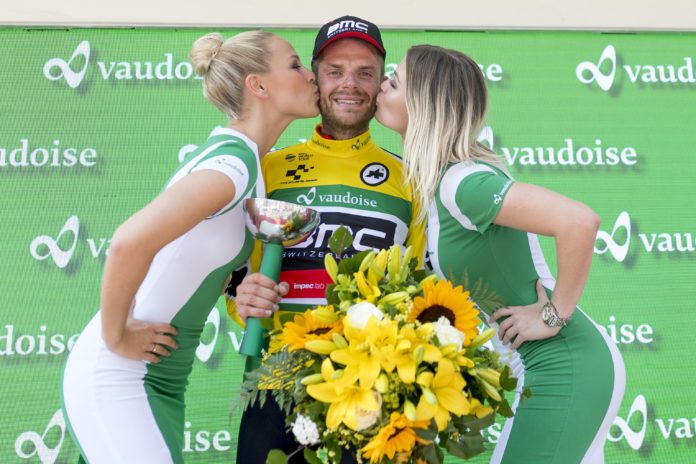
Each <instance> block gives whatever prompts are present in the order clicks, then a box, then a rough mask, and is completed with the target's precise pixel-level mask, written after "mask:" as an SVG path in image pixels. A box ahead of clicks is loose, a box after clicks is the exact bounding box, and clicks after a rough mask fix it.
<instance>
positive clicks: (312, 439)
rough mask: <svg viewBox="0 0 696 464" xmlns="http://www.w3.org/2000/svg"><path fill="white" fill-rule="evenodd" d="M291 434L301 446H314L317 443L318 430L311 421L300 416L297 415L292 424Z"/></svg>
mask: <svg viewBox="0 0 696 464" xmlns="http://www.w3.org/2000/svg"><path fill="white" fill-rule="evenodd" d="M292 433H293V434H294V435H295V438H297V442H298V443H299V444H301V445H316V444H317V443H319V429H318V428H317V424H315V423H314V422H313V421H312V419H310V418H309V417H307V416H303V415H302V414H298V415H297V419H295V423H293V424H292Z"/></svg>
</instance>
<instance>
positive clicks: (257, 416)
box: [229, 16, 425, 463]
mask: <svg viewBox="0 0 696 464" xmlns="http://www.w3.org/2000/svg"><path fill="white" fill-rule="evenodd" d="M385 56H386V51H385V49H384V45H383V44H382V38H381V34H380V31H379V29H378V28H377V26H375V25H374V24H372V23H371V22H369V21H365V20H363V19H360V18H357V17H353V16H343V17H341V18H338V19H335V20H333V21H331V22H329V23H327V24H325V25H324V26H323V27H322V28H321V29H320V30H319V33H318V35H317V37H316V40H315V44H314V52H313V54H312V70H313V71H314V72H315V74H316V76H317V83H318V85H319V92H320V101H319V107H320V111H321V116H322V119H321V124H319V125H317V126H316V128H315V129H314V133H313V134H312V136H311V137H310V138H309V140H308V141H307V142H305V143H301V144H297V145H293V146H291V147H288V148H284V149H282V150H277V151H274V152H272V153H269V154H267V155H266V156H265V157H264V158H263V160H262V166H261V168H262V172H263V177H264V180H265V183H266V191H267V195H268V197H269V198H272V199H277V200H284V201H288V202H292V203H298V204H304V205H307V206H310V207H312V208H314V209H316V210H318V211H319V212H320V214H321V223H320V225H319V226H318V227H317V229H316V230H315V231H314V233H313V234H312V236H311V237H309V238H308V239H307V240H305V241H304V242H302V243H300V244H298V245H296V246H294V247H291V248H287V249H286V250H285V253H284V257H283V264H282V267H281V274H280V282H281V283H280V284H275V283H274V282H273V281H271V280H270V279H268V278H266V277H265V276H263V275H261V274H259V273H254V274H251V275H249V276H247V277H245V278H244V280H243V281H242V283H241V284H239V285H238V286H236V295H235V301H234V303H232V304H230V305H229V306H230V308H229V309H231V310H230V314H231V316H232V317H233V318H234V319H236V320H238V321H240V322H242V321H245V320H246V318H247V317H249V316H252V317H269V316H271V315H272V314H273V312H275V311H277V310H278V309H279V308H280V310H281V311H286V310H289V311H293V310H294V311H304V310H305V309H307V308H308V307H311V306H312V305H315V304H325V303H326V299H325V290H326V285H327V284H328V283H330V278H329V276H328V274H327V273H326V271H325V270H324V255H325V254H326V253H328V252H330V251H329V247H328V239H329V237H330V236H331V233H332V232H333V231H334V230H336V229H337V228H338V227H340V226H342V225H343V226H345V227H347V228H348V229H349V230H350V231H351V233H352V235H353V238H354V241H353V245H352V246H351V247H350V248H349V249H348V250H346V253H347V254H348V255H351V254H354V253H357V252H359V251H362V250H366V249H380V248H388V247H389V246H391V245H392V244H394V243H398V244H403V245H413V246H414V252H415V253H414V256H417V257H418V258H419V260H422V256H423V252H424V245H425V238H424V230H423V228H424V226H423V225H422V224H416V223H415V218H416V217H417V214H416V211H415V208H416V207H415V205H414V204H413V202H412V196H411V191H410V189H409V188H406V187H404V185H403V182H402V167H401V160H400V158H399V157H397V156H396V155H394V154H392V153H389V152H388V151H386V150H384V149H382V148H380V147H379V146H377V145H376V144H375V142H374V140H373V139H372V136H371V134H370V129H369V125H370V121H371V120H372V117H373V116H374V113H375V110H376V104H375V103H376V97H377V94H378V93H379V86H380V83H381V82H382V80H383V78H384V59H385ZM257 260H258V257H257ZM253 267H254V260H253V259H252V268H253ZM232 286H234V285H232ZM235 306H236V308H235ZM298 447H299V445H298V444H297V443H296V442H295V440H294V438H293V436H292V434H291V433H288V432H286V428H285V424H284V415H283V413H282V412H281V411H280V409H279V408H278V406H277V405H276V404H275V402H274V401H273V400H272V398H270V397H269V399H268V401H266V403H265V405H264V407H260V406H259V405H258V404H256V405H255V406H254V407H251V408H249V409H247V410H246V411H245V412H244V416H243V417H242V422H241V425H240V432H239V447H238V451H237V453H238V454H237V462H238V463H252V462H254V463H256V462H265V461H266V456H267V454H268V452H269V451H270V450H271V449H274V448H277V449H281V450H283V451H285V452H287V453H292V452H293V451H295V450H296V449H297V448H298ZM344 455H345V456H344V459H343V460H342V462H355V458H354V457H353V456H350V455H349V453H344ZM296 459H297V460H296ZM290 462H303V458H302V453H298V454H296V455H295V456H293V458H291V460H290Z"/></svg>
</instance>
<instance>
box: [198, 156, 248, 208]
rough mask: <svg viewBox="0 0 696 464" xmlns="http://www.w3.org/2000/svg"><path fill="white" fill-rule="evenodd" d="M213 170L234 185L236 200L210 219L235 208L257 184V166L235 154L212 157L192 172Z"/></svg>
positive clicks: (199, 164)
mask: <svg viewBox="0 0 696 464" xmlns="http://www.w3.org/2000/svg"><path fill="white" fill-rule="evenodd" d="M203 170H212V171H217V172H220V173H222V174H224V175H226V176H227V177H228V178H229V179H230V180H231V181H232V183H234V198H232V200H231V201H230V202H229V203H228V204H227V205H225V206H224V207H223V208H221V209H220V210H219V211H217V212H216V213H215V214H213V215H212V216H210V217H215V216H219V215H221V214H223V213H225V212H226V211H229V210H230V209H231V208H234V207H235V206H236V205H237V204H238V203H239V201H240V200H241V199H242V198H244V197H245V196H246V195H247V193H248V192H249V190H251V188H252V187H253V186H254V184H256V175H257V173H256V171H257V170H256V166H250V163H249V162H245V161H244V160H243V159H242V158H241V157H239V156H235V155H233V154H220V155H215V156H211V157H209V158H207V159H205V160H203V161H201V162H200V163H198V164H197V165H196V166H195V167H194V168H193V169H191V171H190V172H197V171H203Z"/></svg>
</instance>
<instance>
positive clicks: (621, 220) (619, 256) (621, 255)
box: [594, 211, 631, 263]
mask: <svg viewBox="0 0 696 464" xmlns="http://www.w3.org/2000/svg"><path fill="white" fill-rule="evenodd" d="M621 229H624V230H625V231H626V241H625V242H624V243H622V244H618V243H616V240H614V237H615V236H616V233H617V232H618V231H619V230H621ZM598 242H603V243H604V246H603V247H601V246H598V245H601V243H598ZM630 243H631V217H630V216H629V215H628V213H627V212H626V211H622V212H621V214H619V217H618V218H616V222H615V223H614V228H613V229H612V231H611V234H608V233H606V232H604V231H603V230H600V231H598V232H597V239H596V240H595V247H594V251H595V253H597V254H598V255H603V254H604V253H606V252H607V251H609V252H610V253H611V254H612V256H613V257H614V259H616V260H617V261H618V262H620V263H621V262H623V260H624V259H626V255H627V254H628V247H629V245H630Z"/></svg>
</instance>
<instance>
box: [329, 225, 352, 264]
mask: <svg viewBox="0 0 696 464" xmlns="http://www.w3.org/2000/svg"><path fill="white" fill-rule="evenodd" d="M352 244H353V236H352V235H351V234H350V231H348V229H347V228H346V227H344V226H341V227H339V228H338V229H336V230H334V232H333V233H332V234H331V237H330V238H329V249H330V250H331V252H332V253H333V254H334V255H336V256H339V257H340V256H343V251H345V250H347V249H348V248H350V246H351V245H352Z"/></svg>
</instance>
